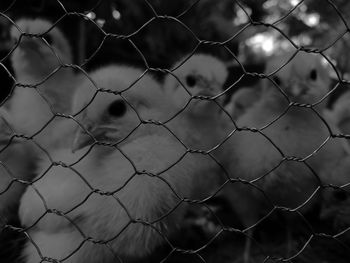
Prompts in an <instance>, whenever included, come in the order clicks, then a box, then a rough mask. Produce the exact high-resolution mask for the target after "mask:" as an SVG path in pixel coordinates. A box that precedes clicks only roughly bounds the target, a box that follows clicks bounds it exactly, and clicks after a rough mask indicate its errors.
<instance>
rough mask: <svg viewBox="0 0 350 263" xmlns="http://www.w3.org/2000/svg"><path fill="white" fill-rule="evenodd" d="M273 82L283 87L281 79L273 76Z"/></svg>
mask: <svg viewBox="0 0 350 263" xmlns="http://www.w3.org/2000/svg"><path fill="white" fill-rule="evenodd" d="M272 80H273V81H274V82H275V83H276V84H277V85H281V79H280V78H279V77H277V76H273V78H272Z"/></svg>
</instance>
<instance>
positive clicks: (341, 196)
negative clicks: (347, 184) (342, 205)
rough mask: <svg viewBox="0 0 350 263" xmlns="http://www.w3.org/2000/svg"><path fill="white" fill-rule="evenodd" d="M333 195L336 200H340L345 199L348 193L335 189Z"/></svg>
mask: <svg viewBox="0 0 350 263" xmlns="http://www.w3.org/2000/svg"><path fill="white" fill-rule="evenodd" d="M333 196H334V198H335V199H336V200H337V201H340V202H341V201H345V200H346V199H347V196H348V195H347V193H346V192H345V191H335V192H334V193H333Z"/></svg>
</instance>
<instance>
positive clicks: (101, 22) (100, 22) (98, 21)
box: [96, 18, 106, 27]
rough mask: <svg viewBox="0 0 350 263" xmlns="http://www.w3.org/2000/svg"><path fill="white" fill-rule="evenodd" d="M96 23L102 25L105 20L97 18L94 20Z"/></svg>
mask: <svg viewBox="0 0 350 263" xmlns="http://www.w3.org/2000/svg"><path fill="white" fill-rule="evenodd" d="M96 23H97V24H98V25H99V26H100V27H103V26H104V24H105V23H106V20H104V19H101V18H99V19H97V20H96Z"/></svg>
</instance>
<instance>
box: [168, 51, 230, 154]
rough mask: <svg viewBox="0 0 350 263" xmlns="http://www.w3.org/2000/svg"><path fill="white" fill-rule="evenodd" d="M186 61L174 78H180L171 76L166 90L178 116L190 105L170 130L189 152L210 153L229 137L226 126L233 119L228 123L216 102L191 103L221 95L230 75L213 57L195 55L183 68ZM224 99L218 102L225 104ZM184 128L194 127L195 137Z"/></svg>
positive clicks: (176, 69)
mask: <svg viewBox="0 0 350 263" xmlns="http://www.w3.org/2000/svg"><path fill="white" fill-rule="evenodd" d="M183 61H185V58H183V59H181V60H180V61H179V62H177V63H175V66H174V67H173V68H175V70H174V71H173V74H174V75H175V76H176V77H177V78H175V77H174V76H173V75H171V74H169V75H168V76H167V77H166V79H165V82H164V90H165V93H166V94H168V95H169V96H171V97H172V98H173V101H174V103H175V105H176V108H174V110H175V111H174V114H175V113H177V112H179V111H180V110H182V109H183V108H184V107H185V106H186V105H187V104H188V103H189V104H188V105H187V106H186V108H185V109H184V111H182V112H181V113H180V114H179V115H177V117H176V118H175V119H174V120H173V121H171V122H170V123H169V127H170V128H171V129H172V130H174V132H175V134H176V136H178V137H179V139H180V140H182V141H183V142H184V143H185V144H186V146H188V147H189V148H193V149H200V150H209V149H211V148H213V147H214V146H216V145H218V144H219V143H221V142H222V141H223V140H224V137H225V135H226V134H225V129H223V127H224V126H225V125H223V123H225V122H227V123H228V119H229V118H227V120H224V119H225V116H223V114H222V109H221V108H220V107H219V106H218V105H217V104H216V103H215V102H214V101H212V100H201V99H198V98H196V99H194V98H193V99H192V100H191V97H192V96H205V97H209V98H212V97H214V96H216V95H218V94H220V93H221V92H222V91H223V85H224V83H225V81H226V78H227V76H228V71H227V68H226V66H225V64H224V63H223V62H222V61H221V60H219V59H218V58H215V57H213V56H211V55H206V54H195V55H192V56H191V57H190V58H189V59H188V60H186V61H185V62H184V63H183V64H181V63H182V62H183ZM179 65H181V66H179ZM186 90H187V91H186ZM189 93H190V94H189ZM222 99H223V96H220V97H217V98H216V99H215V100H216V101H217V103H219V104H222V103H221V101H222ZM181 123H182V124H181ZM182 126H188V127H191V130H192V131H193V132H192V134H191V135H189V134H188V132H187V131H186V130H185V129H182Z"/></svg>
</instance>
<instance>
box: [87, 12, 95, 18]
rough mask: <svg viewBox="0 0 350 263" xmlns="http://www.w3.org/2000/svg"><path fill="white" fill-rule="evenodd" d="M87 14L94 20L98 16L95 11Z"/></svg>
mask: <svg viewBox="0 0 350 263" xmlns="http://www.w3.org/2000/svg"><path fill="white" fill-rule="evenodd" d="M86 16H87V17H88V18H90V19H92V20H94V19H95V18H96V14H95V13H94V12H89V13H87V14H86Z"/></svg>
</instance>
